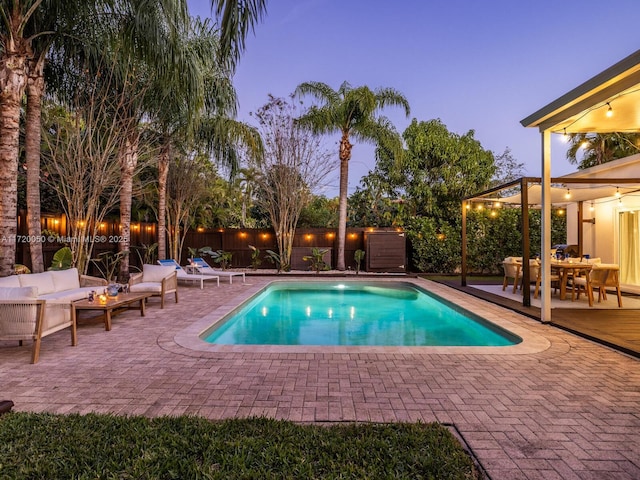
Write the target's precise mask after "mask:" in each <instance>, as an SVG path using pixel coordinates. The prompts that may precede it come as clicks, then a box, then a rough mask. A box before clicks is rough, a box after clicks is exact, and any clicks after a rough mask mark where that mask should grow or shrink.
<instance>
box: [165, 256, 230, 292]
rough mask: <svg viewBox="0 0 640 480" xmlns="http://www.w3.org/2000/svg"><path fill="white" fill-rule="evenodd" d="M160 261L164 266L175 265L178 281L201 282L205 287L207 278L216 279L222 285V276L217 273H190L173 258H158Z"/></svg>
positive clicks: (201, 285) (202, 286)
mask: <svg viewBox="0 0 640 480" xmlns="http://www.w3.org/2000/svg"><path fill="white" fill-rule="evenodd" d="M158 263H159V264H160V265H162V266H163V267H173V268H175V269H176V273H177V278H178V281H179V282H180V281H183V282H200V288H201V289H202V288H204V281H205V280H215V281H216V282H217V284H218V286H220V277H218V276H217V275H201V274H198V273H188V272H187V271H186V270H185V269H184V268H182V267H181V266H180V264H179V263H178V262H176V261H175V260H173V259H167V260H158Z"/></svg>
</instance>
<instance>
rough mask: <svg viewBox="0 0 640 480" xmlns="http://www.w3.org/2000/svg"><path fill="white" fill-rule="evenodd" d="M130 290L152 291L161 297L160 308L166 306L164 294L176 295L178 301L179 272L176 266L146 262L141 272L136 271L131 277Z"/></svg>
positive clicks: (154, 294) (137, 291) (138, 291)
mask: <svg viewBox="0 0 640 480" xmlns="http://www.w3.org/2000/svg"><path fill="white" fill-rule="evenodd" d="M129 291H131V292H136V293H140V292H145V293H151V294H152V295H153V296H157V297H160V308H164V296H165V295H167V294H168V293H173V294H174V295H175V299H176V303H178V274H177V273H176V269H175V267H172V266H169V267H166V266H162V265H151V264H144V265H143V266H142V272H141V273H134V274H133V275H131V277H130V278H129Z"/></svg>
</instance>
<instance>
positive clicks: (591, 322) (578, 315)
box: [431, 277, 640, 358]
mask: <svg viewBox="0 0 640 480" xmlns="http://www.w3.org/2000/svg"><path fill="white" fill-rule="evenodd" d="M501 279H502V277H500V280H501ZM431 280H433V281H436V282H439V283H444V284H446V285H448V286H450V287H452V288H455V289H457V290H460V291H463V292H465V293H468V294H469V295H473V296H475V297H478V298H482V299H483V300H486V301H488V302H491V303H495V304H496V305H500V306H503V307H505V308H508V309H510V310H514V311H516V312H519V313H521V314H522V315H526V316H528V317H531V318H534V319H536V320H540V309H539V308H537V307H523V306H522V303H519V302H514V301H513V300H510V299H507V298H504V297H501V296H499V295H494V294H491V293H488V292H484V291H482V290H479V289H477V288H473V286H466V287H462V286H461V285H460V278H459V277H451V279H447V278H445V277H435V278H431ZM474 282H475V280H474ZM500 283H501V282H500ZM551 325H554V326H556V327H558V328H562V329H564V330H566V331H569V332H572V333H575V334H577V335H580V336H582V337H584V338H588V339H590V340H593V341H595V342H598V343H601V344H603V345H606V346H608V347H611V348H615V349H616V350H620V351H622V352H624V353H627V354H629V355H632V356H634V357H638V358H640V310H632V309H618V308H616V309H610V310H592V309H589V310H586V309H584V308H580V309H578V308H575V309H571V308H562V309H560V308H554V309H553V310H552V311H551Z"/></svg>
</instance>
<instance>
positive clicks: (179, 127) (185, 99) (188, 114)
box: [153, 19, 261, 259]
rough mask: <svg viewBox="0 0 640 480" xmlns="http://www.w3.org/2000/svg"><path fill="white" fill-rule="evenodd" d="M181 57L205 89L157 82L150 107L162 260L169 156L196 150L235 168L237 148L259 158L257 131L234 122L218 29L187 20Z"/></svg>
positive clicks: (231, 90) (233, 95)
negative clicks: (155, 144)
mask: <svg viewBox="0 0 640 480" xmlns="http://www.w3.org/2000/svg"><path fill="white" fill-rule="evenodd" d="M183 40H184V43H185V45H184V48H182V49H181V50H182V51H183V52H184V54H185V55H189V56H191V57H192V58H193V61H194V62H195V63H197V65H198V66H199V67H198V70H199V73H200V75H201V81H202V82H203V84H204V85H203V87H202V88H199V89H198V90H196V91H194V90H192V89H190V88H185V86H187V84H185V82H183V81H180V82H179V83H178V84H176V85H171V84H167V83H157V84H155V85H154V87H153V88H154V92H156V93H157V95H156V96H155V97H154V98H155V99H157V100H158V102H157V104H156V105H155V107H154V108H153V110H154V115H155V116H154V118H153V127H154V129H155V131H156V136H157V138H158V144H159V153H158V211H157V214H158V257H159V258H160V259H163V258H166V241H165V239H166V188H167V178H168V175H169V165H170V159H171V157H172V154H173V152H176V151H179V150H184V149H187V150H188V149H190V148H191V147H193V148H195V149H196V150H198V151H202V152H203V153H207V154H208V155H209V156H210V157H214V158H215V160H216V162H217V163H220V164H223V165H224V166H226V167H228V168H229V170H230V171H231V172H233V171H235V169H236V168H237V156H238V155H237V153H236V151H235V148H236V146H237V145H238V144H242V145H244V146H245V147H246V148H247V149H248V150H249V151H251V152H252V153H253V155H257V156H259V155H260V150H261V145H260V142H259V135H258V133H257V131H256V130H255V129H253V128H251V127H249V126H247V125H246V124H243V123H241V122H237V121H236V120H234V119H233V118H232V117H234V116H235V115H236V105H237V100H236V92H235V89H234V88H233V85H232V83H231V72H230V69H229V68H227V67H225V66H224V62H223V61H221V60H220V59H221V56H220V53H219V52H220V43H219V35H218V30H217V28H214V27H213V26H212V25H211V23H210V22H209V20H204V21H203V20H200V19H191V26H190V32H189V33H188V34H187V35H184V37H183Z"/></svg>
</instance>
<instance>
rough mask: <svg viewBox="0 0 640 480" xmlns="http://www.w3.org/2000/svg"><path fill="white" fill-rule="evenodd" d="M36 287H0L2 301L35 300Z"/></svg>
mask: <svg viewBox="0 0 640 480" xmlns="http://www.w3.org/2000/svg"><path fill="white" fill-rule="evenodd" d="M37 295H38V289H37V288H36V287H0V300H35V298H36V296H37Z"/></svg>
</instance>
